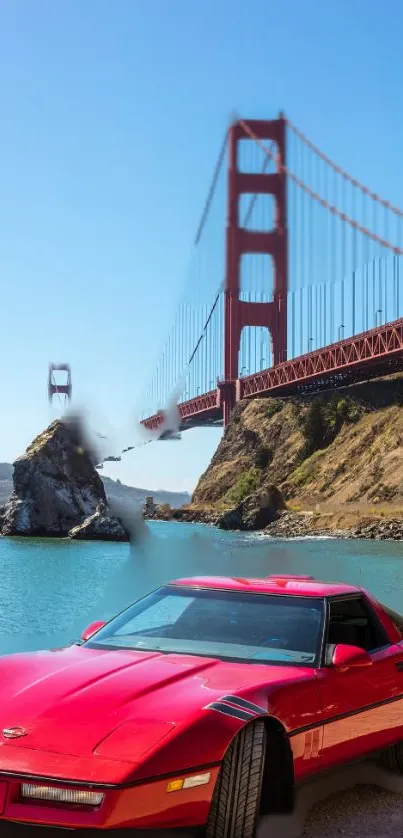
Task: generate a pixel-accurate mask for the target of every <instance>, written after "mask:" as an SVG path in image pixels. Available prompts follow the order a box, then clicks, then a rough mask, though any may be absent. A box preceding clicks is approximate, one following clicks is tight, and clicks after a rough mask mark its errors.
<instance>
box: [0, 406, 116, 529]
mask: <svg viewBox="0 0 403 838" xmlns="http://www.w3.org/2000/svg"><path fill="white" fill-rule="evenodd" d="M13 483H14V491H13V493H12V495H11V498H10V499H9V501H8V502H7V503H6V505H5V507H3V509H2V514H1V518H2V535H21V536H45V535H46V536H54V537H63V536H67V535H68V534H69V533H70V530H71V529H72V528H75V527H77V525H80V524H81V523H82V522H83V521H87V519H88V518H91V517H92V516H94V514H95V513H96V512H97V510H98V512H99V510H105V509H106V495H105V489H104V485H103V483H102V480H101V478H100V476H99V474H98V472H97V471H96V469H95V467H94V462H93V458H92V456H91V453H90V452H88V451H86V450H85V449H84V448H83V445H82V440H81V438H80V434H79V433H78V432H77V428H75V427H74V425H71V426H70V425H68V424H65V423H63V422H61V421H56V422H53V423H52V424H51V425H50V426H49V428H47V429H46V430H45V431H43V433H41V434H39V436H37V437H36V439H34V440H33V442H32V443H31V445H30V446H29V447H28V448H27V450H26V452H25V454H23V455H22V456H21V457H19V458H18V459H17V460H16V461H15V463H14V472H13ZM98 517H99V516H98ZM97 520H98V519H97ZM117 524H118V522H117ZM115 529H116V528H115ZM98 530H99V522H98ZM120 530H121V532H120V536H121V538H123V535H122V527H120ZM75 536H76V537H78V536H77V533H75ZM92 537H95V536H94V535H93V536H92ZM125 538H126V540H128V535H127V533H125Z"/></svg>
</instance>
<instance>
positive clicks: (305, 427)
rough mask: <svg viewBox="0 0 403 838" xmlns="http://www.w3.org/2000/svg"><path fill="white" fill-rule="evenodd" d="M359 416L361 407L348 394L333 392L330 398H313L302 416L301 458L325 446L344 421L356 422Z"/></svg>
mask: <svg viewBox="0 0 403 838" xmlns="http://www.w3.org/2000/svg"><path fill="white" fill-rule="evenodd" d="M361 416H362V409H361V408H360V407H359V405H358V404H357V403H356V402H354V401H352V399H350V398H349V397H348V396H340V395H339V394H338V393H334V394H333V396H331V398H330V399H324V398H323V397H322V398H321V397H317V398H315V399H313V401H312V402H311V403H310V404H309V405H308V408H307V410H306V413H305V416H304V417H303V418H302V433H303V436H304V439H305V444H304V447H303V451H302V458H303V459H306V458H307V457H310V456H311V454H313V453H314V451H318V450H319V449H320V448H326V447H327V446H328V445H330V444H331V443H332V442H333V440H334V439H335V438H336V436H337V434H338V433H339V431H340V430H341V428H342V426H343V425H344V424H345V423H347V422H348V423H354V422H358V420H359V419H360V417H361Z"/></svg>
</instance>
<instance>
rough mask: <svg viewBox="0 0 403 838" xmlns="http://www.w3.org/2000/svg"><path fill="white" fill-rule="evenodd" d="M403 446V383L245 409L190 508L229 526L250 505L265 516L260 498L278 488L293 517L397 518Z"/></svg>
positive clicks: (401, 503) (401, 506) (402, 501)
mask: <svg viewBox="0 0 403 838" xmlns="http://www.w3.org/2000/svg"><path fill="white" fill-rule="evenodd" d="M402 442H403V378H402V377H401V376H395V377H394V378H390V379H383V380H379V381H375V382H371V383H367V384H362V385H357V386H354V387H350V388H345V389H344V390H337V391H333V392H332V393H328V394H325V395H317V396H311V397H302V396H301V397H299V398H290V399H264V400H263V399H262V400H254V401H251V402H243V403H240V404H239V405H238V406H237V408H236V410H235V411H234V414H233V418H232V420H231V422H230V424H229V426H228V428H227V429H226V432H225V434H224V437H223V439H222V441H221V443H220V445H219V447H218V449H217V451H216V453H215V455H214V457H213V459H212V461H211V464H210V466H209V468H208V469H207V471H206V472H205V473H204V474H203V475H202V477H201V478H200V480H199V483H198V485H197V487H196V490H195V492H194V495H193V498H192V507H195V508H197V507H200V508H207V507H208V508H210V509H211V512H212V514H214V512H215V513H219V514H220V515H221V516H222V515H223V514H224V515H225V516H226V517H227V518H228V511H229V510H233V509H235V508H238V509H239V506H240V505H241V506H242V505H243V506H245V504H246V503H247V505H248V506H249V508H251V507H253V506H255V507H256V509H258V508H260V506H261V501H260V498H261V496H262V492H264V491H266V492H267V491H270V492H272V491H273V487H276V489H277V490H278V491H279V492H280V493H281V495H282V497H283V499H284V501H285V503H286V505H287V507H288V509H289V510H294V511H302V510H303V511H305V512H311V513H318V512H320V513H321V514H325V515H326V514H328V515H329V514H331V515H335V514H336V513H337V514H338V515H339V519H340V516H342V517H343V515H344V517H345V519H346V520H347V519H348V518H349V516H350V517H351V518H352V520H353V518H354V516H355V518H357V516H358V517H360V516H361V517H362V516H365V515H367V516H368V515H369V516H371V515H373V516H377V515H385V514H390V515H392V514H395V515H399V514H400V512H401V511H402V512H403V445H402ZM277 508H278V509H280V508H281V503H279V501H278V499H277ZM241 517H242V516H241ZM272 517H273V516H272ZM402 518H403V515H402ZM267 523H269V521H267ZM241 528H244V527H243V526H242V521H241Z"/></svg>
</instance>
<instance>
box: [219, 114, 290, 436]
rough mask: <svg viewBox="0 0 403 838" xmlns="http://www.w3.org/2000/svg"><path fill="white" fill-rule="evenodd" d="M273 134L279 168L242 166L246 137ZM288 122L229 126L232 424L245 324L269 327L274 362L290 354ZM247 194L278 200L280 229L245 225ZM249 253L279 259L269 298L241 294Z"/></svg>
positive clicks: (227, 315) (227, 362)
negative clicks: (241, 209) (256, 300)
mask: <svg viewBox="0 0 403 838" xmlns="http://www.w3.org/2000/svg"><path fill="white" fill-rule="evenodd" d="M251 138H252V139H255V140H259V141H260V140H271V141H272V142H274V143H275V144H276V147H277V154H276V171H275V172H274V173H268V174H266V173H264V172H262V173H257V174H256V173H249V172H241V171H239V169H238V144H239V142H240V140H244V139H251ZM285 166H286V122H285V119H284V117H283V116H280V117H279V118H278V119H276V120H248V121H244V120H241V121H239V122H236V123H234V124H233V125H232V126H231V128H230V131H229V166H228V205H227V231H226V275H225V306H224V381H223V382H222V386H221V398H222V407H223V420H224V427H225V426H226V425H227V424H228V421H229V418H230V416H231V413H232V410H233V408H234V406H235V403H236V400H237V397H236V393H237V390H238V391H239V390H240V388H239V387H236V384H235V383H236V381H237V380H238V379H239V349H240V343H241V334H242V329H243V328H244V327H245V326H262V327H265V328H268V329H269V332H270V336H271V341H272V349H273V363H274V365H275V366H276V365H277V364H279V363H281V362H282V361H285V360H286V358H287V290H288V264H287V261H288V260H287V256H288V241H287V184H286V171H285ZM243 194H253V195H272V196H273V198H274V202H275V221H274V229H273V230H270V231H269V232H267V231H264V232H262V231H254V230H253V231H252V230H248V229H246V228H244V227H242V226H241V225H240V219H239V203H240V197H241V195H243ZM248 253H260V254H265V255H266V254H267V255H268V256H270V257H271V258H272V260H273V264H274V289H273V298H272V300H270V301H268V302H264V303H251V302H245V301H244V300H241V299H240V278H241V260H242V257H243V256H244V255H246V254H248Z"/></svg>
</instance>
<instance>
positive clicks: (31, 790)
mask: <svg viewBox="0 0 403 838" xmlns="http://www.w3.org/2000/svg"><path fill="white" fill-rule="evenodd" d="M21 796H22V797H25V798H29V799H30V800H46V801H48V802H50V803H67V804H69V803H70V804H73V805H76V806H77V805H78V806H100V805H101V803H102V801H103V799H104V796H105V795H104V794H102V793H101V792H98V791H83V790H81V789H65V788H57V787H56V786H38V785H36V784H35V783H22V784H21Z"/></svg>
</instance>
